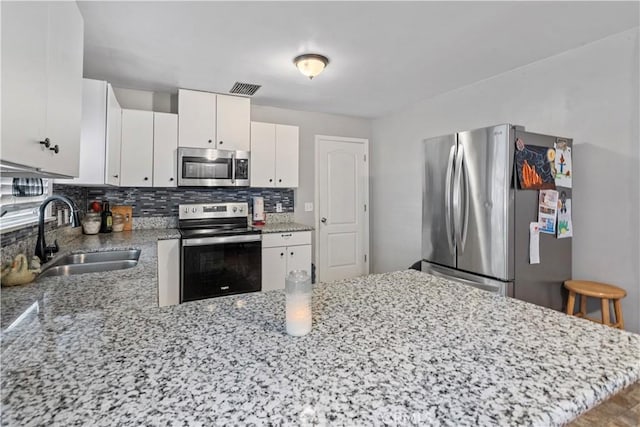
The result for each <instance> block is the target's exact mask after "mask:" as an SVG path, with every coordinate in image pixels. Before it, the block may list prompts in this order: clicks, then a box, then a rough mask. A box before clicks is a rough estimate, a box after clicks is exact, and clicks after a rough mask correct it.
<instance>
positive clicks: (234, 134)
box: [216, 95, 251, 151]
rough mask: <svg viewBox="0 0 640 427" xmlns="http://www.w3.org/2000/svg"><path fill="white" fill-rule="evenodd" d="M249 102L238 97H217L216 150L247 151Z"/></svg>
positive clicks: (249, 115) (249, 119) (248, 144)
mask: <svg viewBox="0 0 640 427" xmlns="http://www.w3.org/2000/svg"><path fill="white" fill-rule="evenodd" d="M250 123H251V100H250V99H249V98H243V97H240V96H229V95H217V110H216V126H217V128H216V132H217V139H216V148H217V149H218V150H239V151H249V147H250V139H249V133H250V130H249V129H250Z"/></svg>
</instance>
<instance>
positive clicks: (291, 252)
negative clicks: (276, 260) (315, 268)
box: [284, 245, 311, 278]
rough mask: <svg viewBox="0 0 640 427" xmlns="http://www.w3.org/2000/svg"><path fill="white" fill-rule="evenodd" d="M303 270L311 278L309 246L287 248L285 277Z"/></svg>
mask: <svg viewBox="0 0 640 427" xmlns="http://www.w3.org/2000/svg"><path fill="white" fill-rule="evenodd" d="M293 270H305V271H306V272H307V274H309V277H311V245H302V246H287V271H286V272H285V275H284V277H285V278H286V277H287V274H289V272H290V271H293Z"/></svg>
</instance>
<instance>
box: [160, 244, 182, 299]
mask: <svg viewBox="0 0 640 427" xmlns="http://www.w3.org/2000/svg"><path fill="white" fill-rule="evenodd" d="M179 303H180V240H179V239H170V240H158V305H159V306H160V307H165V306H168V305H176V304H179Z"/></svg>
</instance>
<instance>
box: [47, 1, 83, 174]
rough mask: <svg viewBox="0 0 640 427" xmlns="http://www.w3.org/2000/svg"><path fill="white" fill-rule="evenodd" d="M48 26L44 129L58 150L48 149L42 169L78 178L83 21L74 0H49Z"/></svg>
mask: <svg viewBox="0 0 640 427" xmlns="http://www.w3.org/2000/svg"><path fill="white" fill-rule="evenodd" d="M48 28H49V31H48V41H49V44H48V49H47V131H46V132H47V137H48V138H49V139H50V140H51V144H52V147H51V148H57V149H56V150H55V151H54V150H49V152H48V153H47V154H48V159H47V162H46V165H45V166H44V167H43V170H45V171H47V172H53V173H59V174H63V175H69V176H75V177H77V176H78V171H79V165H80V127H81V123H82V56H83V45H84V23H83V20H82V15H80V11H79V10H78V5H77V4H76V2H50V3H49V27H48ZM56 151H57V152H56Z"/></svg>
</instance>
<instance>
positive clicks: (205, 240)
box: [182, 234, 262, 247]
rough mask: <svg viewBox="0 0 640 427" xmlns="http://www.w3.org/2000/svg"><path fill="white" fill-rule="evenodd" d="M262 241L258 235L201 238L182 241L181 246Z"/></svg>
mask: <svg viewBox="0 0 640 427" xmlns="http://www.w3.org/2000/svg"><path fill="white" fill-rule="evenodd" d="M261 240H262V236H261V235H260V234H250V235H246V236H221V237H203V238H201V239H182V246H183V247H184V246H207V245H224V244H226V243H251V242H259V241H261Z"/></svg>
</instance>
